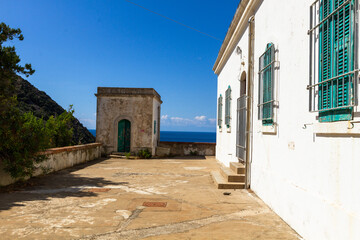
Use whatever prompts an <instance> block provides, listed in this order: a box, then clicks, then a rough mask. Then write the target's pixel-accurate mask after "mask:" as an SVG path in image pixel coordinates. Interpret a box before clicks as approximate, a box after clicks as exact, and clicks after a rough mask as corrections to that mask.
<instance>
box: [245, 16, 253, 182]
mask: <svg viewBox="0 0 360 240" xmlns="http://www.w3.org/2000/svg"><path fill="white" fill-rule="evenodd" d="M248 22H249V49H248V51H249V60H248V61H249V63H248V76H249V78H248V79H249V81H248V85H247V93H248V101H247V114H246V164H245V187H246V188H250V183H251V178H250V174H251V171H250V162H251V161H250V158H251V152H252V145H251V139H252V112H253V109H252V108H253V102H254V97H253V96H254V38H255V16H254V15H253V16H251V17H250V19H249V21H248Z"/></svg>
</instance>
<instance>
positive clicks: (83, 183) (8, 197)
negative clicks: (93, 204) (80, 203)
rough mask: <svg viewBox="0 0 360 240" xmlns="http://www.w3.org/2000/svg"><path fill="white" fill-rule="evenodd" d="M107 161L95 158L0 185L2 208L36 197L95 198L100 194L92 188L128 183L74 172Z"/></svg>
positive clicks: (0, 206)
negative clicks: (41, 174) (48, 172)
mask: <svg viewBox="0 0 360 240" xmlns="http://www.w3.org/2000/svg"><path fill="white" fill-rule="evenodd" d="M104 160H106V159H100V160H94V161H91V162H88V163H84V164H79V165H77V166H74V167H71V168H67V169H64V170H61V171H58V172H54V173H50V174H48V175H43V176H38V177H33V178H30V179H29V180H27V181H25V182H17V183H14V184H12V185H9V186H6V187H2V188H0V211H3V210H8V209H10V208H12V207H15V206H25V205H26V202H30V201H35V200H36V201H39V200H49V199H50V198H67V197H96V196H97V195H98V193H96V191H95V192H94V191H90V190H91V188H101V187H104V186H106V185H125V184H127V183H126V182H112V181H109V180H106V179H104V178H99V177H91V176H89V177H84V176H80V175H79V174H76V173H73V172H75V171H77V170H80V169H83V168H86V167H88V166H91V165H94V164H97V163H100V162H102V161H104Z"/></svg>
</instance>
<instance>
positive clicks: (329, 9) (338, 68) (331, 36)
mask: <svg viewBox="0 0 360 240" xmlns="http://www.w3.org/2000/svg"><path fill="white" fill-rule="evenodd" d="M344 2H345V0H323V1H322V4H321V6H320V21H322V20H323V19H325V18H326V17H327V16H329V15H330V14H332V13H333V12H334V11H335V10H336V9H337V8H339V7H340V6H341V5H342V4H343V3H344ZM352 5H353V1H350V3H348V4H346V5H345V6H344V7H342V8H341V9H340V10H338V11H336V12H335V13H334V14H332V16H331V17H329V18H328V19H327V20H325V21H324V23H323V24H322V25H321V26H320V36H319V37H320V39H319V44H320V46H319V50H320V52H319V54H320V58H319V59H320V61H319V65H320V66H319V68H320V71H319V82H324V81H326V80H328V79H332V78H334V79H333V80H330V81H327V82H326V83H323V84H320V85H319V110H320V113H319V120H320V122H329V121H340V120H350V119H351V118H352V107H348V106H349V105H351V103H350V101H349V100H350V96H349V94H350V93H351V88H352V87H353V86H352V84H351V81H350V77H351V75H346V76H343V77H337V76H341V75H342V74H346V73H348V72H350V71H352V70H354V67H353V56H350V53H353V46H354V45H353V34H352V32H351V31H350V30H352V29H353V27H354V26H353V22H352V19H351V18H350V11H352V10H351V9H350V7H351V6H352ZM342 107H343V108H342ZM334 108H340V109H334ZM327 109H329V110H327Z"/></svg>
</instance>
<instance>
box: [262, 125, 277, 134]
mask: <svg viewBox="0 0 360 240" xmlns="http://www.w3.org/2000/svg"><path fill="white" fill-rule="evenodd" d="M261 132H262V134H273V135H275V134H276V133H277V125H276V124H273V125H262V127H261Z"/></svg>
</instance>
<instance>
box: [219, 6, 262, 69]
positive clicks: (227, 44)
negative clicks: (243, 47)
mask: <svg viewBox="0 0 360 240" xmlns="http://www.w3.org/2000/svg"><path fill="white" fill-rule="evenodd" d="M262 1H263V0H241V2H240V3H239V5H238V7H237V9H236V12H235V15H234V18H233V20H232V21H231V24H230V27H229V29H228V31H227V33H226V36H225V39H224V41H223V43H222V45H221V48H220V51H219V54H218V57H217V59H216V61H215V64H214V66H213V71H214V72H215V74H217V75H219V74H220V72H221V70H222V69H223V67H224V65H225V63H226V62H227V60H228V59H229V57H230V56H231V53H232V52H233V51H234V49H235V47H236V45H237V43H238V42H239V39H240V37H241V36H242V34H243V33H244V31H245V30H246V27H247V26H248V20H249V18H250V17H251V16H252V15H254V13H255V9H257V5H258V4H259V3H260V2H262Z"/></svg>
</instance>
